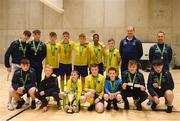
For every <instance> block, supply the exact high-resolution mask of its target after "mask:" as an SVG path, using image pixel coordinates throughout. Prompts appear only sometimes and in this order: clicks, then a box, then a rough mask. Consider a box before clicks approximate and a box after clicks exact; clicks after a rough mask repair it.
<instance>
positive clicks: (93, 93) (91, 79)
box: [81, 64, 104, 113]
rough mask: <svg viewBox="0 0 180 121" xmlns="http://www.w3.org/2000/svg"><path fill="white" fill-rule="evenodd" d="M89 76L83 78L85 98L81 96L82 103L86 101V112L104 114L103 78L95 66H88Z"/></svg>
mask: <svg viewBox="0 0 180 121" xmlns="http://www.w3.org/2000/svg"><path fill="white" fill-rule="evenodd" d="M90 71H91V74H90V75H88V76H86V78H85V88H84V91H85V92H86V96H82V99H81V100H82V103H85V102H86V101H87V102H88V103H89V104H90V106H89V107H88V111H93V110H94V109H95V111H96V112H98V113H102V112H104V99H103V95H104V76H103V75H101V74H99V73H98V72H99V68H98V65H97V64H92V65H90Z"/></svg>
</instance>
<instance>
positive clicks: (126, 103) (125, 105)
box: [124, 101, 129, 110]
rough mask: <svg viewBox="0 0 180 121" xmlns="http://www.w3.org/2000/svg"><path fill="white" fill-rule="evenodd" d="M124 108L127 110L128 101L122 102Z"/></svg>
mask: <svg viewBox="0 0 180 121" xmlns="http://www.w3.org/2000/svg"><path fill="white" fill-rule="evenodd" d="M124 109H125V110H129V102H128V101H125V102H124Z"/></svg>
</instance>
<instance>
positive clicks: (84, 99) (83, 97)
mask: <svg viewBox="0 0 180 121" xmlns="http://www.w3.org/2000/svg"><path fill="white" fill-rule="evenodd" d="M85 102H86V97H85V96H81V97H80V103H82V104H83V103H85Z"/></svg>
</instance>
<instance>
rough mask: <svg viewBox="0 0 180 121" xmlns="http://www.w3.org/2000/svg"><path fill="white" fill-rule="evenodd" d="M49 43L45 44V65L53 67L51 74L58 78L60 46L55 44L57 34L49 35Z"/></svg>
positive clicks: (51, 33)
mask: <svg viewBox="0 0 180 121" xmlns="http://www.w3.org/2000/svg"><path fill="white" fill-rule="evenodd" d="M49 38H50V41H49V42H48V43H47V44H46V51H47V53H46V58H45V63H46V65H50V66H52V67H53V73H54V74H56V76H59V74H60V72H59V52H60V44H59V43H57V34H56V33H55V32H50V33H49Z"/></svg>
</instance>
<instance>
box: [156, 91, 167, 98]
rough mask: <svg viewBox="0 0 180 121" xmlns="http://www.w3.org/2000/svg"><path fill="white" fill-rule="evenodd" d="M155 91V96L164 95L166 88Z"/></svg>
mask: <svg viewBox="0 0 180 121" xmlns="http://www.w3.org/2000/svg"><path fill="white" fill-rule="evenodd" d="M155 92H156V93H157V95H155V96H158V97H164V94H165V92H166V90H155Z"/></svg>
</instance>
